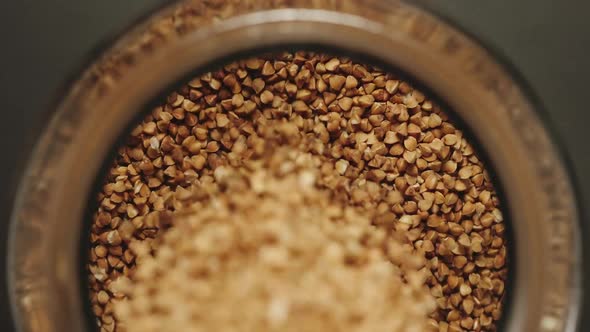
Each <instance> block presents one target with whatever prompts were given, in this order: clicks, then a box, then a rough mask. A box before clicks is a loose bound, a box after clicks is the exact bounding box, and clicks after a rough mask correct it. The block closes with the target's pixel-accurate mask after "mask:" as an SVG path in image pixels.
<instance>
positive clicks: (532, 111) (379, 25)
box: [9, 0, 582, 332]
mask: <svg viewBox="0 0 590 332" xmlns="http://www.w3.org/2000/svg"><path fill="white" fill-rule="evenodd" d="M287 46H288V47H305V48H308V49H322V50H330V51H332V52H338V53H344V54H350V55H354V56H356V57H359V58H363V59H368V60H369V61H373V62H375V63H379V64H382V65H383V66H385V67H394V68H397V69H399V70H400V71H402V72H404V73H406V74H407V75H409V76H410V77H412V78H414V80H415V81H416V82H418V83H420V84H422V85H423V86H424V87H427V89H428V90H429V91H431V92H432V93H434V94H435V95H436V96H437V97H439V98H440V100H442V101H444V102H445V103H446V104H447V105H448V106H449V108H450V109H452V110H453V111H454V112H455V114H456V115H457V116H458V117H459V118H460V119H461V120H462V121H463V122H464V123H465V124H466V127H467V128H468V129H469V131H470V132H471V134H472V136H473V137H474V139H475V140H476V141H477V142H478V143H479V147H480V149H481V150H482V151H483V152H484V153H485V154H486V155H487V156H488V159H489V161H490V165H491V167H492V169H493V170H494V173H495V175H496V180H497V185H498V186H499V187H500V188H501V191H502V192H503V193H504V197H503V198H504V200H505V202H504V205H505V207H506V208H507V211H509V220H510V225H511V228H512V232H513V239H512V242H513V243H512V247H511V257H512V261H513V266H512V274H511V275H510V279H511V287H510V289H509V291H508V298H507V305H506V309H505V311H504V324H503V326H502V327H501V330H503V331H514V332H516V331H519V332H520V331H530V332H533V331H542V332H550V331H551V332H554V331H574V330H575V328H576V323H577V316H578V310H579V304H580V298H579V297H580V295H579V294H580V287H581V280H582V279H581V268H580V266H581V254H580V252H581V251H580V245H581V244H580V238H579V234H580V233H579V231H578V227H579V215H578V211H577V208H576V197H575V194H574V190H573V188H572V184H571V182H570V179H569V177H568V173H567V170H566V168H565V166H564V164H563V162H562V160H561V158H560V155H559V153H558V151H557V149H556V146H555V145H554V143H553V141H552V140H551V138H550V136H549V135H548V133H547V131H546V130H545V128H544V127H543V125H542V123H541V121H540V120H539V118H538V117H537V112H536V111H537V108H538V105H536V104H534V103H533V102H532V101H531V99H530V98H529V96H527V95H526V94H525V93H524V92H523V90H522V88H521V86H520V85H519V84H518V82H516V81H515V79H513V77H512V75H511V73H510V72H509V71H507V69H506V68H504V67H503V66H502V65H501V64H500V63H499V62H498V61H497V60H496V59H495V58H494V57H493V56H492V55H491V54H490V53H489V52H488V51H487V50H486V49H485V48H483V47H482V46H480V45H479V44H477V43H476V42H475V41H473V40H472V39H470V38H469V37H467V36H466V35H465V34H464V33H462V32H460V31H459V30H457V29H455V28H453V27H452V26H451V25H449V24H447V23H446V22H444V21H442V20H441V19H440V18H437V17H434V16H432V15H430V14H429V13H428V12H426V11H424V10H423V9H420V8H418V7H415V6H414V5H412V4H410V3H409V2H399V1H385V0H242V1H239V0H231V1H223V0H209V1H206V0H201V1H196V0H190V1H177V2H175V3H173V4H171V5H168V6H167V7H165V8H163V9H161V10H159V11H158V12H157V13H155V14H154V15H152V16H151V17H148V18H147V19H145V20H143V21H142V22H140V23H139V24H137V25H136V26H135V27H134V28H132V29H130V30H129V31H127V32H126V33H125V34H124V35H123V36H121V37H120V38H119V39H118V40H117V42H116V43H115V44H114V45H112V46H111V48H110V49H108V50H106V51H105V53H104V54H103V55H102V56H101V57H99V58H97V59H96V61H95V62H94V64H92V65H91V66H90V67H88V68H87V70H86V71H84V72H83V73H81V75H80V77H79V79H78V80H77V81H76V82H75V83H74V84H73V85H72V86H71V88H70V89H69V91H68V92H67V94H66V95H65V96H64V97H63V99H62V102H61V103H60V104H59V106H58V107H57V109H56V110H55V113H54V116H53V119H52V120H51V122H50V123H49V124H48V125H47V127H46V129H45V131H44V133H43V135H42V137H41V139H40V141H39V142H38V145H37V147H36V150H35V152H34V154H33V157H32V159H31V160H30V163H29V166H28V169H27V171H26V174H25V177H24V178H23V180H22V182H21V185H20V188H19V193H18V199H17V203H16V206H15V209H14V213H13V217H12V225H11V231H10V232H11V233H10V244H9V247H10V252H9V256H10V257H9V279H10V291H11V294H10V295H11V301H12V307H13V314H14V317H15V320H16V321H17V324H18V327H19V329H20V331H23V332H58V331H84V330H88V329H89V328H90V326H91V324H93V322H92V321H91V320H90V319H89V318H88V317H89V316H88V315H87V313H86V312H85V309H84V308H86V307H87V305H86V303H85V294H84V290H83V286H82V284H83V283H82V279H81V278H82V277H81V275H82V273H81V272H80V270H81V261H82V260H83V259H85V257H86V256H85V255H84V254H81V253H83V251H82V250H80V238H81V234H84V233H83V232H84V227H83V222H82V219H83V215H84V211H85V208H86V203H87V200H86V197H87V196H88V193H89V192H90V191H91V189H92V188H93V181H94V180H95V179H96V177H97V175H98V174H99V171H100V165H101V164H102V162H103V161H104V159H105V158H106V156H107V155H108V152H109V150H110V148H111V147H112V146H113V144H115V142H116V140H117V137H119V135H120V134H121V133H122V132H123V131H124V130H125V129H126V128H127V125H128V124H129V123H130V121H132V120H133V119H134V118H135V117H136V116H137V110H140V109H142V106H144V105H146V104H147V103H148V102H149V101H150V99H151V98H152V97H153V96H156V95H158V94H159V93H160V92H161V91H163V90H165V88H166V87H169V86H170V85H171V84H173V83H175V82H178V81H180V80H181V79H182V78H185V77H187V76H186V75H187V73H195V72H199V71H203V70H205V69H207V68H210V67H211V66H213V65H215V64H219V63H222V62H224V61H227V60H231V59H232V58H235V57H239V56H243V55H244V54H250V53H255V52H258V51H261V50H269V49H273V48H275V49H276V48H281V47H287ZM82 237H83V236H82Z"/></svg>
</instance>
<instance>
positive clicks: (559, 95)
mask: <svg viewBox="0 0 590 332" xmlns="http://www.w3.org/2000/svg"><path fill="white" fill-rule="evenodd" d="M162 2H163V1H161V0H160V1H158V0H135V1H132V0H126V1H120V0H101V1H84V0H77V1H74V0H51V1H43V0H37V1H32V0H13V1H10V0H0V184H1V185H2V186H1V187H0V331H5V332H10V331H13V327H12V325H11V322H10V318H9V317H10V314H9V311H8V307H7V303H6V302H7V294H6V286H5V280H4V279H5V278H4V277H5V271H4V270H5V268H4V266H5V256H6V254H5V247H6V236H7V223H8V219H9V215H10V207H11V204H12V200H13V198H14V191H15V187H16V185H17V182H18V178H19V176H20V174H21V173H22V171H23V166H24V164H25V162H26V159H27V157H28V154H29V152H30V149H31V146H32V144H33V143H34V141H35V139H36V137H37V136H38V134H39V133H40V131H41V129H42V128H43V125H44V123H45V122H46V120H47V118H48V115H49V114H50V109H51V105H52V104H53V103H54V102H55V100H56V98H57V97H58V95H59V92H60V91H61V89H62V87H63V86H64V84H65V83H66V82H67V81H68V79H70V78H73V77H75V74H76V73H77V71H79V70H80V69H81V68H82V66H83V65H84V64H85V63H87V61H88V60H89V59H90V56H91V55H92V54H96V51H97V50H98V49H100V46H101V45H104V41H105V40H108V39H109V38H112V37H113V36H114V35H116V33H118V32H120V31H121V30H122V29H124V28H125V27H126V26H128V25H129V24H130V22H132V21H133V20H134V19H136V18H137V17H139V16H140V15H141V14H142V13H145V11H146V10H148V9H150V8H154V7H155V6H158V5H159V4H161V3H162ZM419 2H421V3H423V4H424V5H425V6H426V7H428V8H431V9H432V10H433V11H435V12H437V13H439V14H441V15H443V16H444V17H446V18H448V19H449V20H450V21H452V22H454V23H455V24H456V25H458V26H460V27H462V28H463V29H464V30H465V31H467V32H468V33H470V34H471V35H473V36H475V37H476V38H477V39H480V40H481V41H483V43H484V44H485V45H487V46H488V47H490V48H491V49H492V51H493V52H495V53H496V54H499V55H500V56H501V57H502V58H503V59H504V60H506V61H507V62H508V63H510V64H512V66H513V67H514V68H516V69H517V71H518V72H519V73H520V74H521V75H522V77H523V78H524V79H525V81H526V82H527V83H528V85H529V86H530V87H531V89H532V91H534V93H535V94H536V96H537V97H538V98H539V99H540V101H541V103H542V105H544V106H545V110H546V111H545V112H543V113H546V116H545V120H546V123H547V125H548V126H549V127H552V128H553V129H554V131H555V133H556V136H557V137H558V138H559V139H560V141H561V143H562V146H563V147H564V149H563V150H564V151H563V152H564V154H566V155H567V158H569V160H570V161H571V162H570V164H571V168H572V170H573V171H574V173H575V174H576V175H577V177H576V178H575V182H576V184H577V186H578V188H579V189H580V190H581V192H582V194H583V198H582V199H581V200H580V206H582V207H586V206H590V199H589V198H590V171H588V169H590V149H589V148H588V145H590V140H588V138H587V137H588V134H589V132H590V131H589V129H588V127H589V126H590V109H589V108H588V98H587V96H588V95H590V84H589V83H590V80H589V77H590V19H589V16H588V15H589V13H590V2H588V1H577V2H576V3H574V2H575V1H574V0H567V1H556V0H536V1H525V0H518V1H514V0H501V1H498V0H495V1H474V0H452V1H440V0H438V1H437V0H421V1H419ZM584 224H586V222H585V223H584ZM589 226H590V225H589ZM584 228H585V234H588V229H587V228H588V227H587V226H585V225H584ZM587 257H589V256H588V255H587ZM587 275H588V273H587ZM586 294H588V292H586ZM586 297H587V298H590V296H586ZM589 314H590V312H589ZM580 331H590V324H588V323H584V325H583V326H582V328H581V329H580ZM66 332H67V331H66Z"/></svg>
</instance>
